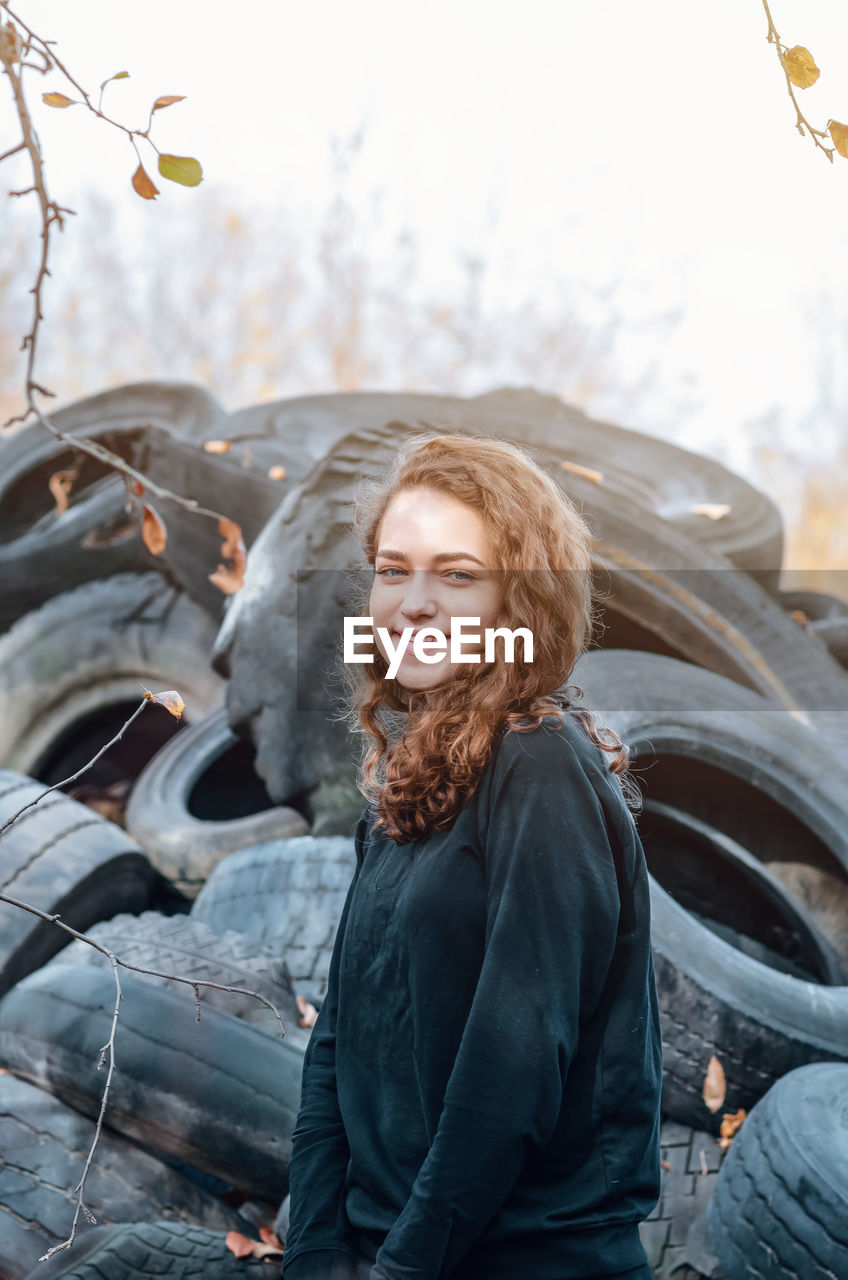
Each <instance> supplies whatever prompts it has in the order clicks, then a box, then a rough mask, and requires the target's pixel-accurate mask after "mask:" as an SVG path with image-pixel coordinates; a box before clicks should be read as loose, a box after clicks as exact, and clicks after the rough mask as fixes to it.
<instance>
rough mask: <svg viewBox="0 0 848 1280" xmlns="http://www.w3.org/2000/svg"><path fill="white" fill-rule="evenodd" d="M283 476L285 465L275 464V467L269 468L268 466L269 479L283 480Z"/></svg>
mask: <svg viewBox="0 0 848 1280" xmlns="http://www.w3.org/2000/svg"><path fill="white" fill-rule="evenodd" d="M285 478H286V469H285V467H281V466H279V465H277V466H275V467H269V468H268V479H269V480H285Z"/></svg>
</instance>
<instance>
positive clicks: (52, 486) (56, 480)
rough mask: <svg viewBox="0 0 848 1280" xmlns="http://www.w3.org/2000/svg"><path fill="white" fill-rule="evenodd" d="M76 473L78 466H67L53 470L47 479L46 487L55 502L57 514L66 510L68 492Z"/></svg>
mask: <svg viewBox="0 0 848 1280" xmlns="http://www.w3.org/2000/svg"><path fill="white" fill-rule="evenodd" d="M78 475H79V467H68V468H66V470H64V471H54V472H53V474H52V476H51V477H50V479H49V480H48V481H47V488H48V489H49V490H50V492H51V494H52V495H53V498H54V499H55V502H56V515H57V516H60V515H61V514H62V512H63V511H67V509H68V494H69V493H70V492H71V486H72V485H73V483H74V481H75V480H76V478H77V476H78Z"/></svg>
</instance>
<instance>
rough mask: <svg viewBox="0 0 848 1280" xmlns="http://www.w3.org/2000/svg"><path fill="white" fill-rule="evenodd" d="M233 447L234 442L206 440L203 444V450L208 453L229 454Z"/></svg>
mask: <svg viewBox="0 0 848 1280" xmlns="http://www.w3.org/2000/svg"><path fill="white" fill-rule="evenodd" d="M232 447H233V442H232V440H205V441H204V442H203V448H204V449H205V450H206V452H207V453H229V452H230V450H231V449H232Z"/></svg>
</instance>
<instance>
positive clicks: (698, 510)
mask: <svg viewBox="0 0 848 1280" xmlns="http://www.w3.org/2000/svg"><path fill="white" fill-rule="evenodd" d="M689 510H690V511H691V512H692V514H693V515H695V516H709V518H710V519H711V520H720V519H721V518H722V516H726V515H727V513H728V512H729V511H730V503H728V502H695V503H693V504H692V506H691V507H690V508H689Z"/></svg>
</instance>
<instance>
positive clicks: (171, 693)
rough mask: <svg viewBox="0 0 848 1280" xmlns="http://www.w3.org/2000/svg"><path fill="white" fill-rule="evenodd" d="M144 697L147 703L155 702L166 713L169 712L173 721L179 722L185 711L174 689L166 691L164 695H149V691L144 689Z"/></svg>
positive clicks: (183, 704)
mask: <svg viewBox="0 0 848 1280" xmlns="http://www.w3.org/2000/svg"><path fill="white" fill-rule="evenodd" d="M144 696H145V698H147V699H148V701H150V702H155V703H157V705H158V706H160V707H164V708H165V710H166V711H170V713H171V715H172V716H173V717H174V719H175V720H179V718H180V716H181V715H182V713H183V712H184V711H185V703H184V702H183V700H182V698H181V697H180V695H179V694H178V693H177V691H176V689H166V690H165V692H164V693H151V692H150V690H149V689H145V691H144Z"/></svg>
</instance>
